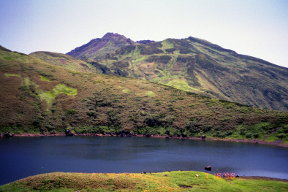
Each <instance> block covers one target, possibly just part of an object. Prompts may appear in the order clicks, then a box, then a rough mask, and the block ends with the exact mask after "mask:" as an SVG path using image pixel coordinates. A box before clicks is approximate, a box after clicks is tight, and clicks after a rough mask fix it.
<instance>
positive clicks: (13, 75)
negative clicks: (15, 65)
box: [4, 73, 21, 78]
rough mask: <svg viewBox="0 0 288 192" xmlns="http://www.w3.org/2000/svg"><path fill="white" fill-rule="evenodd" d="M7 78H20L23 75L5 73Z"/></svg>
mask: <svg viewBox="0 0 288 192" xmlns="http://www.w3.org/2000/svg"><path fill="white" fill-rule="evenodd" d="M4 75H5V77H20V78H21V75H19V74H17V73H4Z"/></svg>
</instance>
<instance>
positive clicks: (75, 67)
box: [29, 51, 98, 73]
mask: <svg viewBox="0 0 288 192" xmlns="http://www.w3.org/2000/svg"><path fill="white" fill-rule="evenodd" d="M29 55H30V56H32V57H36V58H39V59H41V60H43V61H46V62H48V63H51V64H54V65H59V66H62V67H65V68H66V69H68V70H71V71H76V72H77V71H78V72H94V73H98V70H97V69H96V68H95V67H94V66H93V65H91V64H90V63H87V62H85V61H82V60H79V59H75V58H74V57H71V56H69V55H65V54H61V53H52V52H46V51H38V52H34V53H31V54H29Z"/></svg>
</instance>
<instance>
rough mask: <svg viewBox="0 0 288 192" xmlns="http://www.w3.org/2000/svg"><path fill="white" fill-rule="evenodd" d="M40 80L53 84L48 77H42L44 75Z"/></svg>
mask: <svg viewBox="0 0 288 192" xmlns="http://www.w3.org/2000/svg"><path fill="white" fill-rule="evenodd" d="M40 79H41V81H47V82H51V80H50V79H49V78H48V77H45V76H42V75H40Z"/></svg>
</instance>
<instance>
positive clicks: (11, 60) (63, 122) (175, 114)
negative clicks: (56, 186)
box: [0, 48, 288, 142]
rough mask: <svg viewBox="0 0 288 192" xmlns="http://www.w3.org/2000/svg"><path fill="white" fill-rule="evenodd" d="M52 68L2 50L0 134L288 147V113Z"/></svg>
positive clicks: (21, 55) (100, 75)
mask: <svg viewBox="0 0 288 192" xmlns="http://www.w3.org/2000/svg"><path fill="white" fill-rule="evenodd" d="M32 55H35V54H32ZM56 55H57V54H56ZM47 61H48V62H47ZM47 61H44V60H41V59H39V58H36V57H34V56H31V55H25V54H20V53H17V52H12V51H9V50H8V49H4V48H1V49H0V69H1V70H0V85H1V92H0V133H2V134H3V133H7V132H9V133H64V132H65V131H71V132H75V133H101V134H108V133H109V134H113V135H123V134H124V135H131V134H145V135H148V136H149V135H155V134H158V135H166V136H181V137H187V136H201V135H203V134H204V135H206V136H207V137H218V138H219V137H221V138H250V139H252V138H258V139H262V140H267V141H275V140H279V141H283V142H287V141H288V136H287V129H288V113H287V112H281V111H267V110H261V109H258V108H253V107H249V106H245V105H240V104H237V103H232V102H228V101H222V100H219V99H211V98H208V97H204V96H201V95H197V94H194V93H191V92H185V91H181V90H178V89H175V88H172V87H169V86H165V85H160V84H156V83H152V82H149V81H146V80H141V79H133V78H125V77H119V76H118V77H117V76H112V75H103V74H96V73H93V72H90V73H84V72H75V71H72V70H69V69H67V68H66V66H62V65H58V64H57V62H56V64H55V61H54V60H52V62H51V63H49V61H51V60H49V59H48V60H47Z"/></svg>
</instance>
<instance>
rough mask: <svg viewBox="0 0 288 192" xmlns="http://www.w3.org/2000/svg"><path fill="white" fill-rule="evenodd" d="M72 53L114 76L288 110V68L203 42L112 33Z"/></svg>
mask: <svg viewBox="0 0 288 192" xmlns="http://www.w3.org/2000/svg"><path fill="white" fill-rule="evenodd" d="M104 42H105V43H104ZM116 45H117V46H116ZM99 47H101V48H99ZM67 54H68V55H71V56H73V57H76V58H79V59H83V60H87V61H90V62H91V61H93V63H96V64H97V65H100V66H106V68H107V70H106V71H108V73H110V74H111V73H112V74H115V75H120V76H125V77H133V78H138V79H146V80H149V81H152V82H156V83H160V84H164V85H168V86H172V87H175V88H178V89H181V90H185V91H189V92H193V93H197V94H202V95H205V96H209V97H212V98H218V99H223V100H227V101H233V102H237V103H241V104H245V105H251V106H257V107H261V108H268V109H277V110H288V83H287V82H288V69H287V68H285V67H280V66H277V65H274V64H272V63H269V62H267V61H264V60H262V59H258V58H255V57H251V56H246V55H241V54H237V53H236V52H235V51H232V50H229V49H225V48H222V47H220V46H218V45H215V44H213V43H210V42H208V41H205V40H201V39H198V38H194V37H189V38H185V39H166V40H164V41H159V42H155V41H149V40H145V41H138V42H133V41H131V40H130V39H128V38H125V37H124V36H122V35H119V34H111V33H108V34H106V35H105V36H104V37H103V38H100V39H96V40H92V41H91V42H89V43H88V44H86V45H83V46H81V47H78V48H76V49H74V50H73V51H71V52H69V53H67ZM104 73H105V71H104Z"/></svg>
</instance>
